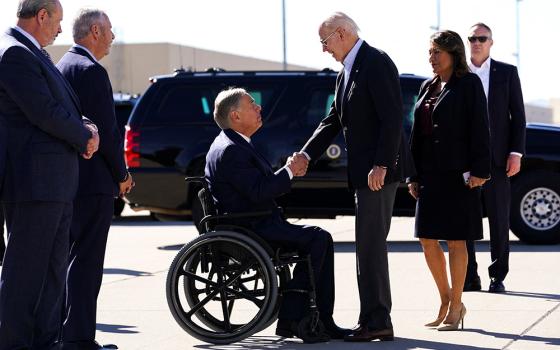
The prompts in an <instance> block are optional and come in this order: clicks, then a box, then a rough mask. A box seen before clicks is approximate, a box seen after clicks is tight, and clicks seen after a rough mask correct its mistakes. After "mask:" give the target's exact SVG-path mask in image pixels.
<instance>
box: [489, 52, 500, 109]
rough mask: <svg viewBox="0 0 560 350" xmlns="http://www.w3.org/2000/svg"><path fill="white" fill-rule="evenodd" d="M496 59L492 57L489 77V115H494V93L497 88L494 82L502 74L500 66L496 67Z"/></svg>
mask: <svg viewBox="0 0 560 350" xmlns="http://www.w3.org/2000/svg"><path fill="white" fill-rule="evenodd" d="M496 66H497V64H496V61H494V60H493V59H490V76H489V77H488V110H489V116H491V115H492V112H493V111H490V110H491V109H492V110H493V107H494V104H493V101H494V94H495V93H496V88H495V87H494V82H495V81H496V77H497V76H498V75H499V74H500V72H499V71H498V68H497V67H496Z"/></svg>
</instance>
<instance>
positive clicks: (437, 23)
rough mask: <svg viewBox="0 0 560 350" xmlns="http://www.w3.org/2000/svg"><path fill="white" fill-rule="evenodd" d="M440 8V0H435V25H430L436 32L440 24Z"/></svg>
mask: <svg viewBox="0 0 560 350" xmlns="http://www.w3.org/2000/svg"><path fill="white" fill-rule="evenodd" d="M440 9H441V2H440V0H436V25H435V26H431V27H430V28H431V29H433V30H435V31H436V32H437V31H438V30H439V28H440V25H441V13H440Z"/></svg>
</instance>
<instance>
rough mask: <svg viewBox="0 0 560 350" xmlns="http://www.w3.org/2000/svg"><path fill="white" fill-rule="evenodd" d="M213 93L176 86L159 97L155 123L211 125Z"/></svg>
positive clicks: (206, 90) (207, 90) (208, 90)
mask: <svg viewBox="0 0 560 350" xmlns="http://www.w3.org/2000/svg"><path fill="white" fill-rule="evenodd" d="M214 97H215V93H214V92H213V91H211V90H210V89H200V88H193V87H183V86H176V87H172V88H170V89H169V90H168V91H167V93H166V94H165V95H164V96H163V97H161V103H159V105H158V109H157V111H156V112H155V115H157V121H155V120H154V121H153V122H157V123H167V124H180V123H187V122H189V123H190V122H195V123H213V122H214V121H213V117H212V108H210V106H211V104H210V101H214Z"/></svg>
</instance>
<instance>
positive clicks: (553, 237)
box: [510, 171, 560, 244]
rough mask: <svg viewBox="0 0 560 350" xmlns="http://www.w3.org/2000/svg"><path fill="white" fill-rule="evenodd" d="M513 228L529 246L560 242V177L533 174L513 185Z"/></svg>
mask: <svg viewBox="0 0 560 350" xmlns="http://www.w3.org/2000/svg"><path fill="white" fill-rule="evenodd" d="M510 227H511V231H512V232H513V234H515V235H516V236H517V237H518V238H519V239H520V240H522V241H523V242H525V243H529V244H555V243H559V242H560V174H558V173H555V172H552V171H532V172H527V173H524V174H522V175H520V177H519V178H518V179H516V180H515V181H514V182H513V183H512V186H511V209H510Z"/></svg>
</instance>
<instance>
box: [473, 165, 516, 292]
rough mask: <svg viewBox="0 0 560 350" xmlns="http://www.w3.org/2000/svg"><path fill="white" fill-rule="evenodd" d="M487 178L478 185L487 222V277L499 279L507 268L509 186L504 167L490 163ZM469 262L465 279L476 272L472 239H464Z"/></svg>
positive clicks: (505, 272)
mask: <svg viewBox="0 0 560 350" xmlns="http://www.w3.org/2000/svg"><path fill="white" fill-rule="evenodd" d="M491 176H492V177H491V179H490V181H488V182H486V183H485V184H484V186H483V188H482V193H483V198H484V204H485V205H486V213H487V215H488V223H489V224H490V256H491V259H492V263H491V264H490V266H488V274H489V276H490V278H494V279H496V280H498V281H503V280H504V279H505V278H506V275H507V273H508V271H509V211H510V203H511V190H510V181H509V177H507V175H506V169H505V168H501V167H493V168H492V172H491ZM467 250H468V254H469V264H468V267H467V280H469V279H472V278H474V277H475V276H477V275H478V272H477V269H478V264H477V262H476V251H475V247H474V242H473V241H467Z"/></svg>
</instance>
